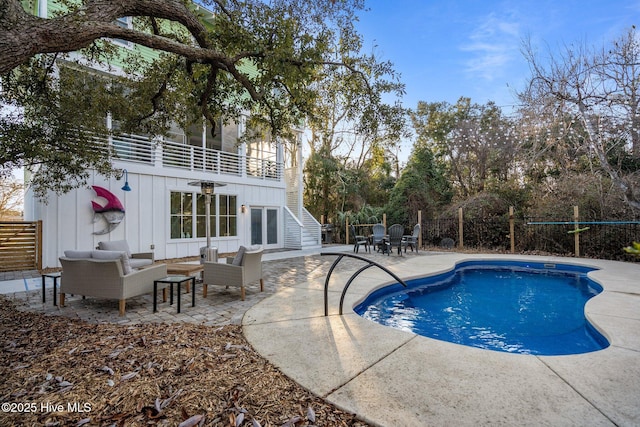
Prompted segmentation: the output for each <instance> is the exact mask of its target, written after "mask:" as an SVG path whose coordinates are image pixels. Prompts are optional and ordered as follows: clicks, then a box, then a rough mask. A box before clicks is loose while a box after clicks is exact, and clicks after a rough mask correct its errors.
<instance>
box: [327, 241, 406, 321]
mask: <svg viewBox="0 0 640 427" xmlns="http://www.w3.org/2000/svg"><path fill="white" fill-rule="evenodd" d="M320 255H337V256H338V258H336V260H335V261H334V262H333V264H332V265H331V268H330V269H329V272H328V273H327V278H326V279H325V281H324V315H325V316H328V315H329V279H330V278H331V274H332V273H333V270H334V269H335V268H336V266H337V265H338V263H339V262H340V261H342V258H344V257H349V258H355V259H359V260H361V261H365V262H366V263H367V265H365V266H363V267H361V268H360V269H358V271H356V272H355V273H353V274H352V275H351V277H350V278H349V280H347V283H346V284H345V285H344V288H343V289H342V295H340V311H339V314H340V316H342V304H343V303H344V296H345V295H346V294H347V289H349V286H351V283H352V282H353V281H354V280H355V278H356V277H357V276H358V275H359V274H360V273H362V272H363V271H365V270H366V269H368V268H370V267H378V268H380V269H381V270H382V271H384V272H385V273H387V274H389V275H390V276H391V277H393V278H394V279H395V280H397V281H398V283H400V284H401V285H402V286H404V287H405V288H406V287H407V284H406V283H405V282H404V281H403V280H402V279H401V278H399V277H398V276H396V275H395V274H394V273H393V272H392V271H390V270H389V269H388V268H387V267H385V266H384V265H381V264H378V263H377V262H375V261H371V260H370V259H368V258H365V257H362V256H359V255H353V254H346V253H342V252H321V253H320Z"/></svg>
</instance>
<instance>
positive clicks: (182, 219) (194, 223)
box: [170, 191, 238, 239]
mask: <svg viewBox="0 0 640 427" xmlns="http://www.w3.org/2000/svg"><path fill="white" fill-rule="evenodd" d="M170 199H171V201H170V203H171V208H170V217H171V218H170V222H171V238H172V239H191V238H202V237H207V230H206V224H207V223H206V219H207V215H206V204H205V196H204V195H203V194H200V193H190V192H189V193H184V192H178V191H172V192H171V195H170ZM236 200H237V196H229V195H225V194H214V196H213V197H212V198H211V208H210V209H211V211H210V221H211V222H210V227H211V230H210V232H211V237H216V236H218V235H219V236H222V237H230V236H237V235H238V227H237V212H236V206H237V205H236ZM217 206H219V207H220V208H219V214H218V210H217ZM218 230H220V232H219V233H218Z"/></svg>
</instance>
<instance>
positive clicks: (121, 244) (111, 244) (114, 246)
mask: <svg viewBox="0 0 640 427" xmlns="http://www.w3.org/2000/svg"><path fill="white" fill-rule="evenodd" d="M98 249H100V250H103V251H121V252H126V253H127V256H128V257H129V258H131V249H129V244H128V243H127V241H126V240H111V241H108V242H98Z"/></svg>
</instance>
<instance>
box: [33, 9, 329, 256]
mask: <svg viewBox="0 0 640 427" xmlns="http://www.w3.org/2000/svg"><path fill="white" fill-rule="evenodd" d="M37 6H38V9H37V10H36V11H35V12H36V13H37V14H39V15H40V16H43V17H46V16H47V7H46V6H47V2H46V1H40V2H38V5H37ZM245 119H246V117H238V118H237V120H236V123H233V124H229V125H225V126H222V123H220V126H217V136H216V137H215V138H214V137H211V133H210V129H209V128H208V127H207V126H205V125H202V124H200V125H194V126H195V127H192V129H190V132H188V133H187V132H185V131H184V130H181V129H174V131H173V132H172V133H171V135H170V136H169V137H166V138H164V139H162V140H149V138H147V137H146V136H143V135H128V136H127V137H126V138H119V139H113V140H109V141H105V142H106V143H108V144H110V145H111V146H112V147H113V148H114V149H115V151H116V153H117V157H116V158H114V159H113V163H114V166H115V167H116V168H118V169H120V170H122V177H121V178H120V179H115V178H112V179H106V178H105V177H104V176H101V175H97V174H95V173H94V174H92V175H91V179H90V182H89V185H90V186H89V187H87V188H80V189H76V190H74V191H71V192H70V193H68V194H65V195H62V196H57V195H55V194H51V195H50V196H49V197H48V202H47V203H43V202H41V201H39V200H38V199H37V198H35V197H34V195H33V192H32V191H31V190H29V189H28V190H27V192H26V194H25V219H26V220H29V221H35V220H42V222H43V233H42V234H43V236H42V245H43V251H42V253H43V262H42V264H43V265H42V266H43V268H46V267H57V266H59V265H60V264H59V261H58V257H60V256H62V255H63V253H64V251H65V250H68V249H78V250H89V249H93V248H95V247H96V246H97V245H98V242H99V241H103V240H121V239H126V240H127V241H128V242H129V245H130V246H131V250H132V251H133V252H149V251H153V252H154V253H155V258H156V259H168V258H178V257H187V256H197V255H199V254H200V248H202V247H203V246H205V245H206V241H207V239H206V231H205V230H206V221H205V219H206V216H205V210H206V209H205V208H206V205H205V197H203V196H202V195H201V189H200V187H199V186H197V185H195V186H194V185H190V183H192V182H194V181H213V182H215V183H217V184H223V186H219V187H216V188H215V192H214V196H213V197H212V202H211V205H210V207H211V208H210V211H211V226H210V230H211V231H210V233H211V242H212V246H213V247H216V248H218V252H219V253H229V252H235V251H236V250H237V249H238V248H239V247H240V245H261V246H263V247H264V248H265V249H270V248H292V249H300V248H305V247H319V246H320V245H321V230H320V224H319V223H318V221H317V220H316V219H315V218H313V217H312V216H311V215H310V214H309V212H307V211H306V209H304V207H303V206H302V164H301V163H302V162H301V158H300V157H299V154H297V155H293V156H291V155H288V154H287V153H288V152H289V151H288V150H286V146H285V145H284V144H283V143H281V142H280V141H270V140H268V138H266V140H256V141H251V142H248V143H242V144H238V138H239V137H240V136H241V135H242V134H243V133H244V132H245V129H244V123H245ZM107 123H108V124H109V118H107ZM301 132H302V130H299V134H300V133H301ZM289 144H291V143H289ZM295 144H299V141H298V142H297V143H294V145H295ZM292 152H294V153H300V152H301V150H300V149H299V147H298V148H297V149H296V150H292ZM291 157H294V158H291ZM35 173H37V171H36V172H35ZM125 182H126V183H128V187H129V188H130V189H131V190H130V191H125V190H123V187H125ZM93 186H95V187H97V188H96V189H94V188H93ZM125 188H126V187H125ZM104 190H106V192H105V191H104ZM105 195H106V196H107V197H108V198H111V197H115V198H116V199H117V201H119V202H120V203H119V204H116V205H117V206H118V209H115V213H116V214H117V215H115V216H116V218H115V219H112V221H113V222H112V224H110V225H109V224H108V222H107V219H106V217H107V216H108V214H105V213H103V212H96V211H100V210H101V208H102V207H107V208H108V207H109V206H108V200H107V199H106V198H105V197H104V196H105ZM92 202H94V203H92ZM122 210H124V215H122V212H121V211H122Z"/></svg>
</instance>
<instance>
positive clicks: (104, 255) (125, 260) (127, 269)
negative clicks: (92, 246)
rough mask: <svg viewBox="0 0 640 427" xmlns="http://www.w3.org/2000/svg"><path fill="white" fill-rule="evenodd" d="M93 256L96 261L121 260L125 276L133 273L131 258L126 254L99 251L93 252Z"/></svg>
mask: <svg viewBox="0 0 640 427" xmlns="http://www.w3.org/2000/svg"><path fill="white" fill-rule="evenodd" d="M91 256H92V258H95V259H119V260H120V264H121V265H122V273H123V274H124V275H125V276H126V275H127V274H129V273H131V271H132V269H131V264H130V263H129V257H128V256H127V253H126V252H122V251H103V250H97V251H92V252H91Z"/></svg>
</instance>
